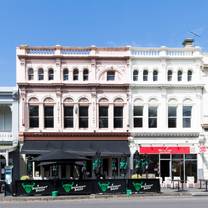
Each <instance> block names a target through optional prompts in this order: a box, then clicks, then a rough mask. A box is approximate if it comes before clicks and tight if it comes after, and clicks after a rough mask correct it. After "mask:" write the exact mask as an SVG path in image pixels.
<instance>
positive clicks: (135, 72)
mask: <svg viewBox="0 0 208 208" xmlns="http://www.w3.org/2000/svg"><path fill="white" fill-rule="evenodd" d="M138 75H139V72H138V70H134V71H133V81H138Z"/></svg>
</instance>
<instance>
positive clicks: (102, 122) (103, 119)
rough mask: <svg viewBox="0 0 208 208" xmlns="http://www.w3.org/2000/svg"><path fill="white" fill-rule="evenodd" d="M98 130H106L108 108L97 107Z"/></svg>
mask: <svg viewBox="0 0 208 208" xmlns="http://www.w3.org/2000/svg"><path fill="white" fill-rule="evenodd" d="M99 128H108V106H99Z"/></svg>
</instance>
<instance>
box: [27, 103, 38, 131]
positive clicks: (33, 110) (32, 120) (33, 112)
mask: <svg viewBox="0 0 208 208" xmlns="http://www.w3.org/2000/svg"><path fill="white" fill-rule="evenodd" d="M38 127H39V106H38V105H30V106H29V128H38Z"/></svg>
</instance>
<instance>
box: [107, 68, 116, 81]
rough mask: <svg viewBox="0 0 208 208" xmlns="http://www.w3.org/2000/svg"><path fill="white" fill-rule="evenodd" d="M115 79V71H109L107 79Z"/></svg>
mask: <svg viewBox="0 0 208 208" xmlns="http://www.w3.org/2000/svg"><path fill="white" fill-rule="evenodd" d="M114 80H115V71H112V70H111V71H107V81H114Z"/></svg>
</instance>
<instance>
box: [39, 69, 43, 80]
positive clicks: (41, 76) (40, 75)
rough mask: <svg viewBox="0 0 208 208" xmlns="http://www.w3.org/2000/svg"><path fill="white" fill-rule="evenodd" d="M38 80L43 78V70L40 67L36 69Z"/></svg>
mask: <svg viewBox="0 0 208 208" xmlns="http://www.w3.org/2000/svg"><path fill="white" fill-rule="evenodd" d="M38 80H44V71H43V69H42V68H40V69H38Z"/></svg>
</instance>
